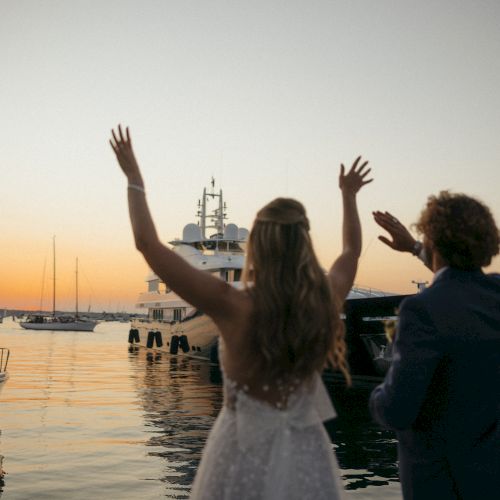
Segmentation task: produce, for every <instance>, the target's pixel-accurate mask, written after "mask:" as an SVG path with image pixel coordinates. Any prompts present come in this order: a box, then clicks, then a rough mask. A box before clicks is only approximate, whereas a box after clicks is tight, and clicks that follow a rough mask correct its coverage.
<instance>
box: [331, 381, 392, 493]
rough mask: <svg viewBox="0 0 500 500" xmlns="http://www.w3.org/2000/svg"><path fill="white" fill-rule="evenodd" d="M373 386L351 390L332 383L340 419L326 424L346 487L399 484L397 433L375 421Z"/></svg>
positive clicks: (334, 400)
mask: <svg viewBox="0 0 500 500" xmlns="http://www.w3.org/2000/svg"><path fill="white" fill-rule="evenodd" d="M372 389H373V386H370V385H366V386H362V385H361V386H357V387H353V388H350V389H347V388H346V387H345V386H344V385H341V384H335V385H331V384H330V385H329V391H330V395H331V397H332V400H333V403H334V405H335V408H336V410H337V413H338V418H337V419H336V420H334V421H333V422H331V423H327V430H328V432H329V434H330V437H331V439H332V441H333V443H335V445H336V449H335V452H336V454H337V458H338V461H339V465H340V467H341V468H342V471H343V478H344V486H345V488H346V489H347V490H356V489H360V488H367V487H372V486H384V485H389V484H390V483H399V477H398V466H397V442H396V439H395V437H394V434H393V433H392V432H390V431H386V430H383V429H381V428H380V427H379V426H378V425H377V424H375V423H374V422H373V420H372V418H371V416H370V412H369V410H368V398H369V396H370V392H371V390H372Z"/></svg>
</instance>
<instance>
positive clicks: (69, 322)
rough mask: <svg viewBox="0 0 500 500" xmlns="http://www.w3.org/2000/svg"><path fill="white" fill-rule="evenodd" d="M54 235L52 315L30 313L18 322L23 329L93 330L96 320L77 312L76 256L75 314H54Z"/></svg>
mask: <svg viewBox="0 0 500 500" xmlns="http://www.w3.org/2000/svg"><path fill="white" fill-rule="evenodd" d="M55 242H56V237H55V236H54V237H53V244H52V253H53V267H52V269H53V287H52V315H50V316H48V315H43V314H32V315H29V316H28V317H27V319H26V321H21V322H20V323H19V324H20V325H21V326H22V327H23V328H24V329H25V330H52V331H71V332H93V331H94V328H95V326H96V325H97V321H92V320H89V319H86V318H81V317H80V316H79V314H78V257H77V258H76V269H75V278H76V282H75V315H74V316H69V315H60V316H57V315H56V243H55Z"/></svg>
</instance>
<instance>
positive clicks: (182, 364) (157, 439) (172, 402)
mask: <svg viewBox="0 0 500 500" xmlns="http://www.w3.org/2000/svg"><path fill="white" fill-rule="evenodd" d="M129 358H130V360H131V361H132V362H133V363H136V364H138V365H140V364H142V365H143V370H142V372H141V371H140V370H137V369H136V370H134V373H135V374H136V384H137V391H138V395H139V397H140V401H141V404H142V405H143V408H144V418H145V421H146V422H145V425H146V427H150V428H151V432H152V434H153V435H152V436H151V437H150V438H149V440H148V441H147V442H146V446H147V447H148V448H149V451H148V455H149V456H156V457H162V458H164V459H165V469H164V471H163V476H162V477H161V478H160V480H161V481H163V482H165V483H166V484H167V485H168V493H169V494H172V493H174V492H175V493H176V496H178V495H179V494H181V493H184V494H185V495H186V496H187V494H188V491H189V488H190V486H191V484H192V482H193V480H194V476H195V473H196V468H197V466H198V463H199V460H200V458H201V451H202V449H203V445H204V442H205V440H206V438H207V436H208V432H209V430H210V428H211V426H212V424H213V422H214V420H215V418H216V416H217V414H218V413H219V410H220V407H221V405H222V392H221V377H220V372H219V370H218V368H217V367H216V366H213V365H210V364H209V363H206V362H204V361H196V360H191V359H188V358H184V357H174V356H170V355H168V354H165V353H159V352H157V353H146V352H145V350H144V349H140V348H139V349H138V350H136V349H131V350H129Z"/></svg>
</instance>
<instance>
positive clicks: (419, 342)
mask: <svg viewBox="0 0 500 500" xmlns="http://www.w3.org/2000/svg"><path fill="white" fill-rule="evenodd" d="M442 355H443V354H442V348H441V346H440V339H439V336H438V334H437V332H436V330H435V328H434V325H433V324H432V321H431V319H430V317H429V314H428V313H427V311H426V310H425V308H424V306H423V304H422V301H421V300H418V297H414V298H411V299H407V300H406V301H404V302H403V305H402V307H401V310H400V315H399V326H398V332H397V335H396V339H395V342H394V348H393V357H392V364H391V367H390V368H389V371H388V372H387V375H386V377H385V380H384V382H383V384H381V385H379V386H378V387H376V388H375V390H374V391H373V392H372V394H371V396H370V411H371V414H372V416H373V418H374V419H375V420H376V421H377V422H378V423H379V424H381V425H382V426H384V427H386V428H388V429H392V430H403V429H408V428H409V427H410V426H411V425H412V424H413V422H414V421H415V420H416V418H417V416H418V413H419V411H420V407H421V405H422V402H423V401H424V398H425V395H426V392H427V388H428V387H429V384H430V382H431V379H432V377H433V375H434V372H435V369H436V367H437V364H438V363H439V361H440V359H441V357H442Z"/></svg>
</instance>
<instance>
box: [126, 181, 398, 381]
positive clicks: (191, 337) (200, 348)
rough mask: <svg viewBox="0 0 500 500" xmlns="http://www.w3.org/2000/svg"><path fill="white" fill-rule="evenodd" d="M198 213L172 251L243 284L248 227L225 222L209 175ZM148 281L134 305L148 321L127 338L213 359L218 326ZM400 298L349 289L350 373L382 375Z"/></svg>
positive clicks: (138, 323) (157, 281)
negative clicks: (387, 329) (390, 325)
mask: <svg viewBox="0 0 500 500" xmlns="http://www.w3.org/2000/svg"><path fill="white" fill-rule="evenodd" d="M214 203H215V208H214V209H213V210H209V207H208V205H211V204H214ZM197 215H198V217H199V221H198V223H197V224H194V223H192V224H187V225H186V226H185V227H184V230H183V233H182V238H181V239H175V240H173V241H171V242H170V244H171V245H172V250H173V251H174V252H177V253H178V254H179V255H181V256H182V257H184V258H185V259H186V260H187V261H188V262H189V263H190V264H191V265H193V266H194V267H196V268H197V269H202V270H205V271H206V272H209V273H212V274H214V275H215V276H217V277H219V278H220V279H223V280H225V281H226V282H228V283H230V284H231V285H233V286H235V287H242V286H243V284H242V282H241V274H242V270H243V266H244V250H245V243H246V240H247V237H248V230H247V229H244V228H239V227H238V226H236V225H235V224H225V221H226V218H227V215H226V205H225V203H224V201H223V195H222V190H219V191H218V192H215V190H214V181H213V179H212V187H211V190H210V191H207V189H206V188H205V189H204V190H203V196H202V198H201V199H200V200H199V201H198V214H197ZM146 282H147V283H148V289H147V291H146V292H143V293H141V294H140V295H139V298H138V300H137V304H136V307H138V308H140V309H147V310H148V315H147V318H146V319H135V320H133V321H132V324H131V329H130V331H129V336H128V342H129V343H130V344H131V345H139V346H143V347H146V348H148V349H152V350H160V351H167V352H169V353H170V354H175V355H187V356H190V357H195V358H201V359H205V360H209V361H211V362H214V363H217V362H218V356H217V338H218V330H217V328H216V326H215V324H214V323H213V322H212V320H211V319H210V318H209V317H208V316H207V315H206V314H204V313H203V312H202V311H199V310H197V309H195V308H194V307H192V306H191V305H190V304H188V303H187V302H185V301H184V300H182V299H181V298H180V297H179V296H178V295H176V294H175V293H174V292H173V291H172V290H170V289H169V287H168V284H165V283H162V282H161V280H160V278H158V276H156V275H155V274H154V273H151V274H150V275H149V276H148V277H147V279H146ZM403 298H404V296H403V295H394V294H391V293H386V292H382V291H380V290H376V289H367V288H361V287H356V286H354V287H353V288H352V290H351V291H350V293H349V296H348V297H347V301H346V304H345V309H344V312H345V314H344V315H343V317H344V320H345V324H346V334H347V335H346V340H347V344H348V350H349V364H350V366H351V369H352V371H353V375H354V376H361V378H364V379H369V380H371V379H372V378H373V377H375V378H377V377H380V376H381V375H382V374H383V373H385V371H386V369H387V367H388V363H389V361H390V349H388V347H389V346H388V343H387V337H386V335H385V333H384V328H385V322H386V320H388V319H391V320H393V319H394V318H395V316H396V308H397V307H398V305H399V303H400V302H401V300H402V299H403ZM382 358H383V359H382ZM386 358H387V359H386Z"/></svg>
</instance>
